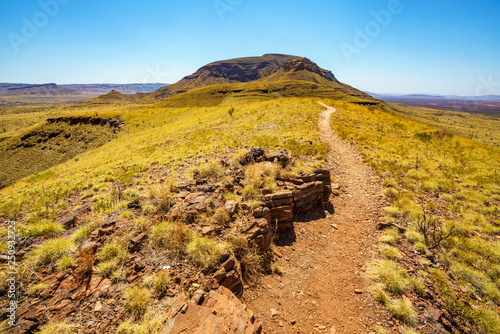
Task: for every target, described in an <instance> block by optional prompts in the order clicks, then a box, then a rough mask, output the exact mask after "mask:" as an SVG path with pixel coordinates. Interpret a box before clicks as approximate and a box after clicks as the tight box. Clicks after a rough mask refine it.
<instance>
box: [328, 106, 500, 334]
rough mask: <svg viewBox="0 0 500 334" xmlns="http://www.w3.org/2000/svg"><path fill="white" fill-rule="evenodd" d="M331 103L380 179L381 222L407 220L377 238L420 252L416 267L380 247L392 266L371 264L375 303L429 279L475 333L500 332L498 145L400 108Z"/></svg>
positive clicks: (336, 123) (339, 125) (342, 128)
mask: <svg viewBox="0 0 500 334" xmlns="http://www.w3.org/2000/svg"><path fill="white" fill-rule="evenodd" d="M331 104H332V105H333V106H335V107H336V108H337V113H335V114H334V115H333V119H332V126H333V128H334V129H335V131H336V132H337V133H338V134H339V135H341V136H342V137H343V138H345V139H346V140H348V141H351V142H352V143H354V144H356V145H357V146H358V148H359V150H360V152H361V153H362V154H363V156H364V157H365V160H366V162H367V163H368V164H369V165H371V166H372V167H373V169H374V170H375V171H376V172H377V173H378V175H379V176H380V178H381V180H382V182H383V184H385V185H386V189H385V190H384V195H385V196H386V197H387V199H388V200H389V201H390V202H391V203H392V206H390V207H387V208H386V211H387V213H388V217H387V221H388V222H395V223H398V224H401V225H403V226H405V227H406V234H405V238H404V239H403V240H401V241H399V237H398V236H397V231H396V235H394V234H393V233H392V234H391V233H389V234H388V235H387V236H385V237H384V238H382V240H383V241H384V242H386V243H388V244H390V245H395V246H397V247H399V248H400V249H403V248H404V247H405V243H410V244H411V246H409V247H411V249H412V251H417V252H419V253H421V254H423V255H425V256H422V257H421V258H420V263H421V270H420V271H418V272H415V271H414V268H407V265H408V263H409V262H406V261H403V260H404V257H401V255H400V254H399V255H398V253H399V252H397V251H392V250H391V251H390V252H386V253H385V254H386V256H388V258H389V259H392V260H390V261H394V265H388V264H387V263H385V264H383V265H380V264H379V266H378V269H376V270H375V275H374V276H375V279H376V280H377V281H378V282H381V283H382V289H383V290H378V292H377V295H378V297H379V298H380V300H381V302H383V303H386V304H387V305H388V307H389V309H390V310H391V307H394V305H395V304H391V302H390V300H389V299H388V298H389V297H388V296H387V295H386V294H387V293H389V294H391V295H392V296H394V297H393V298H395V297H399V296H401V295H402V294H404V293H406V292H405V290H406V289H408V288H409V286H410V283H411V282H413V283H414V282H415V280H417V281H424V280H430V281H429V282H432V283H431V286H432V287H433V288H434V289H435V290H434V291H435V292H436V294H435V295H434V296H435V298H436V299H437V301H438V302H437V305H439V307H440V308H444V309H446V310H448V311H449V312H450V313H451V314H452V316H454V317H458V318H457V319H466V320H467V321H468V322H469V324H470V325H471V326H473V327H475V326H477V328H478V329H479V331H480V332H481V333H498V332H500V317H499V315H498V313H497V310H498V307H499V305H500V248H499V238H500V224H499V222H500V210H499V205H500V188H499V187H498V184H499V181H500V159H499V157H500V150H499V149H498V148H494V147H492V146H488V145H484V144H480V143H478V142H475V141H472V140H467V139H464V138H461V137H457V136H454V135H452V134H450V133H447V132H444V131H442V130H438V129H436V128H432V127H430V126H427V125H423V124H421V123H417V122H414V121H411V120H408V119H406V118H403V117H401V116H398V115H391V114H389V113H385V112H381V111H378V110H375V109H372V108H367V107H363V106H354V105H352V104H347V103H342V102H333V101H331ZM424 212H425V215H426V217H425V219H426V221H425V224H424V216H423V215H424ZM448 234H450V235H449V237H448V238H446V236H447V235H448ZM434 237H435V238H434ZM440 237H444V238H443V240H439V239H440ZM429 259H431V260H432V261H435V262H434V263H433V262H431V261H429ZM398 268H399V269H398ZM412 269H413V270H412ZM401 270H402V271H401ZM407 270H411V271H413V273H412V274H411V275H410V274H409V273H408V271H407ZM406 275H409V276H408V277H409V278H411V279H412V280H410V281H406V279H405V276H406ZM405 282H406V283H405ZM395 284H396V285H395ZM410 320H411V319H410ZM410 322H411V321H410Z"/></svg>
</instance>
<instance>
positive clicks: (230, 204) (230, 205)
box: [224, 201, 238, 215]
mask: <svg viewBox="0 0 500 334" xmlns="http://www.w3.org/2000/svg"><path fill="white" fill-rule="evenodd" d="M224 209H226V211H227V212H228V213H229V214H230V215H233V214H235V213H237V212H238V202H236V201H226V204H225V205H224Z"/></svg>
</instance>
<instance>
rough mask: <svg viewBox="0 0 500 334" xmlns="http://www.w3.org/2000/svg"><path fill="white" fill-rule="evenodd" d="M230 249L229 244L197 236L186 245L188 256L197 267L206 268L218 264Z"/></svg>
mask: <svg viewBox="0 0 500 334" xmlns="http://www.w3.org/2000/svg"><path fill="white" fill-rule="evenodd" d="M229 249H230V247H229V244H220V243H218V242H217V241H215V240H213V239H210V238H207V237H200V236H197V235H195V236H194V237H193V238H192V239H191V241H190V242H189V243H188V244H187V245H186V255H187V257H188V258H189V259H190V260H191V261H193V262H194V263H195V264H196V265H199V266H201V267H204V268H206V267H209V266H211V265H213V264H214V263H215V262H217V261H218V260H219V259H220V257H221V255H222V253H223V252H224V251H226V250H229Z"/></svg>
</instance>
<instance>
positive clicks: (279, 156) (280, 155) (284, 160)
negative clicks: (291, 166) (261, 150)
mask: <svg viewBox="0 0 500 334" xmlns="http://www.w3.org/2000/svg"><path fill="white" fill-rule="evenodd" d="M266 161H270V162H274V163H279V164H280V165H281V166H282V167H283V168H284V167H286V166H287V165H288V163H289V162H290V158H289V157H288V155H287V154H286V153H285V152H283V151H277V152H270V153H267V154H266Z"/></svg>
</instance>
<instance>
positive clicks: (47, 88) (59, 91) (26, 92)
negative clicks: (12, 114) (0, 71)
mask: <svg viewBox="0 0 500 334" xmlns="http://www.w3.org/2000/svg"><path fill="white" fill-rule="evenodd" d="M79 94H80V93H79V92H77V91H74V90H72V89H69V88H65V87H61V86H58V85H56V84H55V83H49V84H43V85H30V86H20V87H11V88H8V89H7V90H5V91H3V92H2V93H0V95H4V96H67V95H79Z"/></svg>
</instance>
